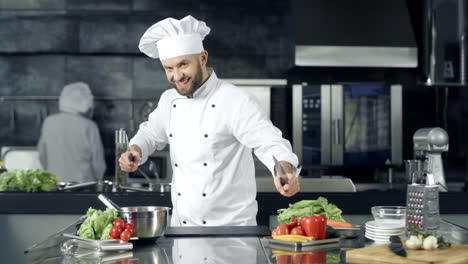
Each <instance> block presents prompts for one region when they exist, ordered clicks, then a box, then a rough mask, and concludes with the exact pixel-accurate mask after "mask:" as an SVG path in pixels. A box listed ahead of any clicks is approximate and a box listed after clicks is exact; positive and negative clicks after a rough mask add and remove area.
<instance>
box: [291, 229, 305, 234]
mask: <svg viewBox="0 0 468 264" xmlns="http://www.w3.org/2000/svg"><path fill="white" fill-rule="evenodd" d="M290 234H291V235H299V236H305V233H304V230H302V228H300V227H295V228H293V229H292V230H291V233H290Z"/></svg>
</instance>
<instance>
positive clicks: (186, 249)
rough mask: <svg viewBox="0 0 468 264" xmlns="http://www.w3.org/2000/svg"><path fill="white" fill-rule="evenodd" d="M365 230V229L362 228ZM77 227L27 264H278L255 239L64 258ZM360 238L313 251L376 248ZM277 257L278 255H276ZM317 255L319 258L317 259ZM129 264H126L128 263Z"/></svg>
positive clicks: (460, 234) (459, 232)
mask: <svg viewBox="0 0 468 264" xmlns="http://www.w3.org/2000/svg"><path fill="white" fill-rule="evenodd" d="M363 226H364V225H363ZM74 229H75V224H73V225H71V226H69V227H67V228H66V229H64V230H62V231H60V232H58V233H56V234H54V235H52V236H50V237H49V238H47V239H46V240H44V241H42V242H40V243H39V244H36V245H34V246H32V247H31V248H29V249H28V250H26V251H25V254H26V258H27V261H28V263H80V261H82V260H87V261H88V262H87V263H103V262H105V261H111V260H128V263H145V264H151V263H168V264H169V263H249V264H250V263H259V264H266V263H275V262H274V258H275V257H274V255H275V252H274V249H272V248H270V247H269V246H268V243H265V241H264V240H263V239H262V238H260V237H256V236H248V237H247V236H246V237H176V238H168V237H162V238H160V239H159V240H157V242H156V243H155V244H145V245H141V244H140V245H139V244H135V246H134V248H133V250H132V251H127V252H112V253H105V254H103V253H98V252H94V253H92V254H90V255H88V256H87V257H86V258H85V257H82V258H75V257H70V256H64V255H63V254H62V253H61V251H60V245H61V243H63V242H65V241H66V240H67V238H65V237H64V236H63V235H62V233H73V232H74V231H75V230H74ZM362 231H363V230H362ZM363 233H364V232H361V236H359V237H355V238H342V239H340V241H339V243H338V244H335V245H334V246H333V245H332V246H328V247H326V248H325V249H321V250H318V249H315V250H314V249H310V251H313V252H314V254H315V253H316V252H320V254H318V253H317V255H320V256H321V257H322V258H324V259H327V258H329V257H330V258H334V259H336V258H338V259H339V257H340V252H341V250H340V249H341V248H360V247H367V246H371V245H374V243H373V241H372V240H369V239H366V238H364V236H363ZM439 234H440V235H442V236H444V238H445V239H446V240H448V241H449V242H451V243H457V244H468V230H467V229H464V228H461V227H458V226H456V225H453V224H450V223H447V222H444V221H442V222H441V227H440V232H439ZM276 253H277V252H276ZM317 255H316V256H317ZM126 263H127V262H126Z"/></svg>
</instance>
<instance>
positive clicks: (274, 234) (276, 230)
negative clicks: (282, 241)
mask: <svg viewBox="0 0 468 264" xmlns="http://www.w3.org/2000/svg"><path fill="white" fill-rule="evenodd" d="M271 235H272V236H277V235H278V228H275V229H273V231H271Z"/></svg>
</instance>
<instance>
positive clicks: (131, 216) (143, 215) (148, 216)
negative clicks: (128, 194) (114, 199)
mask: <svg viewBox="0 0 468 264" xmlns="http://www.w3.org/2000/svg"><path fill="white" fill-rule="evenodd" d="M169 209H170V208H169V207H160V206H132V207H121V208H120V210H119V211H118V214H119V216H120V217H121V218H122V219H124V220H125V221H126V222H128V223H132V224H133V225H134V226H135V236H137V237H138V238H139V239H143V240H145V239H152V240H156V239H158V238H159V237H160V236H162V235H164V231H165V230H166V227H167V224H168V221H169Z"/></svg>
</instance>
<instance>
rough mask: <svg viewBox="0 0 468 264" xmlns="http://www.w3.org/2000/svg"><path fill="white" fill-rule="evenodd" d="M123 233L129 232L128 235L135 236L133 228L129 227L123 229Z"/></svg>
mask: <svg viewBox="0 0 468 264" xmlns="http://www.w3.org/2000/svg"><path fill="white" fill-rule="evenodd" d="M124 231H127V232H129V233H130V236H133V234H135V230H134V229H133V228H131V227H127V228H125V230H124Z"/></svg>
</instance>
